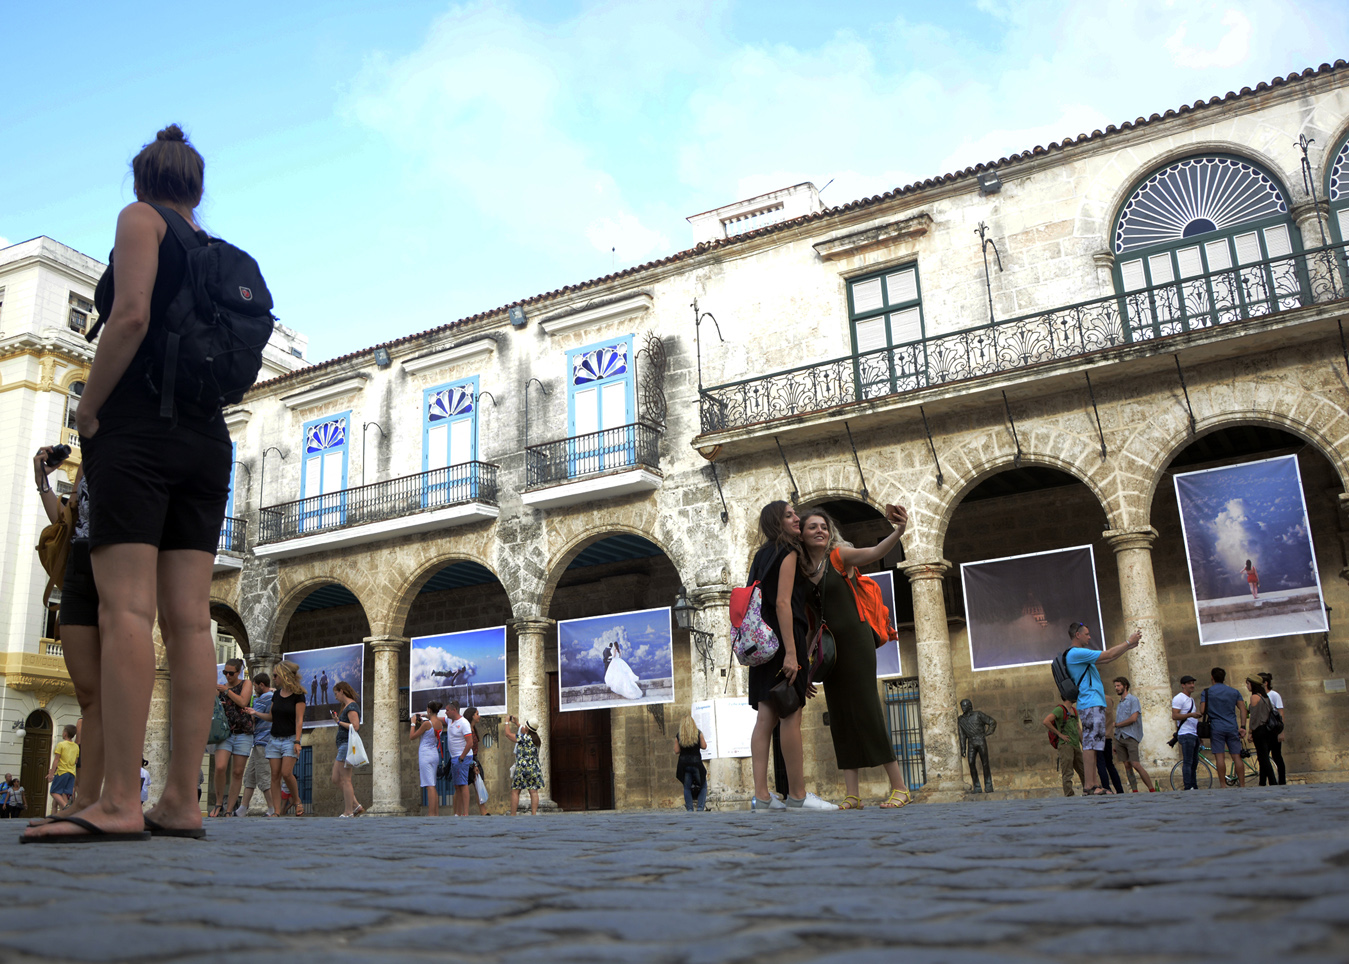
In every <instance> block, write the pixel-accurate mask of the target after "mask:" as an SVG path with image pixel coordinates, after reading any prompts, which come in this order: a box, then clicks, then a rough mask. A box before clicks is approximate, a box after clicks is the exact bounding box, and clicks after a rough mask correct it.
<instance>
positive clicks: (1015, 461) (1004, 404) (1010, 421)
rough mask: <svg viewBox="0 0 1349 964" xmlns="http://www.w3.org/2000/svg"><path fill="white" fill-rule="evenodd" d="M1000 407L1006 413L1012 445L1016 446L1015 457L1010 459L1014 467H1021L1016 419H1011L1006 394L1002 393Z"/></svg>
mask: <svg viewBox="0 0 1349 964" xmlns="http://www.w3.org/2000/svg"><path fill="white" fill-rule="evenodd" d="M1002 407H1003V408H1004V409H1005V410H1006V412H1007V424H1009V425H1011V426H1012V443H1013V444H1014V445H1016V456H1015V457H1014V458H1013V459H1012V464H1013V465H1015V466H1018V467H1019V466H1020V465H1021V439H1019V438H1017V435H1016V419H1014V418H1012V406H1011V405H1009V404H1008V403H1007V393H1006V392H1003V393H1002Z"/></svg>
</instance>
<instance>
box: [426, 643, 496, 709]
mask: <svg viewBox="0 0 1349 964" xmlns="http://www.w3.org/2000/svg"><path fill="white" fill-rule="evenodd" d="M409 664H410V669H409V679H408V707H409V709H410V710H411V711H412V712H413V713H425V712H426V704H427V703H429V702H431V701H432V700H435V701H436V702H437V703H440V704H442V705H444V704H446V703H448V702H450V700H456V701H457V702H458V703H459V706H460V707H461V708H462V709H468V708H469V707H470V706H472V707H476V708H477V710H478V712H479V713H481V714H483V715H484V716H499V715H501V714H502V713H505V712H506V627H505V626H491V627H488V628H487V629H469V630H465V631H464V632H460V633H440V634H439V635H436V636H414V637H412V651H411V655H410V659H409Z"/></svg>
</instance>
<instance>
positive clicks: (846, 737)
mask: <svg viewBox="0 0 1349 964" xmlns="http://www.w3.org/2000/svg"><path fill="white" fill-rule="evenodd" d="M885 517H886V520H887V521H888V522H890V524H891V525H893V526H894V527H895V529H894V531H893V532H891V533H890V534H889V535H888V536H886V537H885V538H884V539H882V540H881V541H880V543H878V544H877V545H875V546H873V547H872V548H870V549H856V548H854V547H852V546H849V545H845V544H843V543H842V540H841V539H840V538H839V535H838V526H837V525H835V524H834V521H833V519H831V518H830V517H829V514H828V513H827V512H825V511H824V510H823V509H807V510H806V511H805V512H804V513H802V515H801V544H802V545H803V547H804V548H805V553H804V558H803V559H802V566H801V568H802V578H803V579H805V580H806V581H807V582H809V583H810V584H812V585H813V586H814V587H815V592H814V593H813V598H812V600H811V602H812V605H813V606H815V607H816V608H817V611H818V612H819V613H820V615H821V616H822V618H823V619H824V621H825V623H826V625H828V627H829V630H830V632H831V633H833V636H834V643H835V646H836V647H837V651H838V658H837V661H836V662H835V664H834V669H833V672H832V673H831V674H830V676H829V682H828V683H827V684H825V687H824V699H825V703H826V704H827V705H828V706H829V736H830V737H831V738H832V739H833V741H834V756H835V757H836V758H837V760H838V768H839V769H840V770H842V771H843V783H844V785H845V787H846V788H847V791H846V792H847V796H846V797H844V800H843V807H844V809H846V810H860V809H862V800H861V798H860V797H859V795H858V771H859V770H861V769H862V768H864V767H884V768H885V773H886V776H888V777H889V778H890V795H889V797H887V798H886V799H885V801H884V802H882V803H881V808H882V809H887V810H890V809H895V808H898V807H903V806H905V805H906V804H908V803H909V801H910V795H909V789H908V787H907V786H906V785H905V783H904V774H903V772H902V771H901V770H900V768H899V763H898V762H896V760H895V750H894V747H893V746H892V745H891V743H890V732H889V729H888V728H887V727H886V725H885V710H884V708H883V707H882V706H881V698H880V695H879V694H878V693H877V691H876V640H875V636H874V633H873V631H872V628H871V625H870V624H869V623H867V622H866V621H865V620H864V619H863V618H862V616H861V613H860V612H859V609H858V605H857V597H856V596H855V595H854V593H853V589H852V586H851V585H850V582H851V580H852V578H853V576H854V575H855V573H856V569H857V567H858V566H865V565H867V564H868V563H872V562H875V561H876V560H878V559H880V558H882V557H883V556H885V555H886V554H887V553H889V552H891V551H892V550H893V549H894V548H895V547H896V546H897V545H899V539H900V536H902V535H903V534H904V528H905V526H906V525H907V524H908V520H909V516H908V513H907V512H906V511H905V510H904V508H903V507H902V506H886V513H885Z"/></svg>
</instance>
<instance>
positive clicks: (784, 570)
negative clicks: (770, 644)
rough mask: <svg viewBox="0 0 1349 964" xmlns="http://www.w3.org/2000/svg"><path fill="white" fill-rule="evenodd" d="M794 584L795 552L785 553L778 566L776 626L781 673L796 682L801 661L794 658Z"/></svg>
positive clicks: (788, 680) (790, 681)
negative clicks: (780, 632)
mask: <svg viewBox="0 0 1349 964" xmlns="http://www.w3.org/2000/svg"><path fill="white" fill-rule="evenodd" d="M795 585H796V553H795V552H789V553H787V558H785V559H783V560H782V565H781V566H779V567H778V598H777V613H778V628H779V629H780V630H781V631H782V675H783V676H786V677H787V682H788V683H794V682H796V674H797V673H798V672H800V670H801V663H800V661H799V660H797V658H796V637H795V629H796V627H795V626H794V625H793V624H792V588H793V587H794V586H795Z"/></svg>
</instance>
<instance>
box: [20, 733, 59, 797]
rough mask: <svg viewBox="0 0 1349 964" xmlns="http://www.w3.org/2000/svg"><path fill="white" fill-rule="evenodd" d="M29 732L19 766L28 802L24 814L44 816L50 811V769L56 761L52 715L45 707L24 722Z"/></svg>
mask: <svg viewBox="0 0 1349 964" xmlns="http://www.w3.org/2000/svg"><path fill="white" fill-rule="evenodd" d="M24 729H26V730H27V731H28V732H27V734H26V735H25V736H24V738H23V763H22V764H21V766H20V768H19V772H20V774H21V776H20V777H19V779H20V780H22V781H23V789H24V791H25V792H26V793H27V794H28V806H26V807H25V808H24V810H23V813H22V814H21V816H24V817H41V816H45V815H46V813H47V770H48V769H49V768H50V767H51V763H52V718H51V717H50V716H48V715H47V714H46V713H45V712H43V711H42V710H38V711H37V712H35V713H32V714H30V715H29V717H28V719H27V720H26V721H25V722H24Z"/></svg>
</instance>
